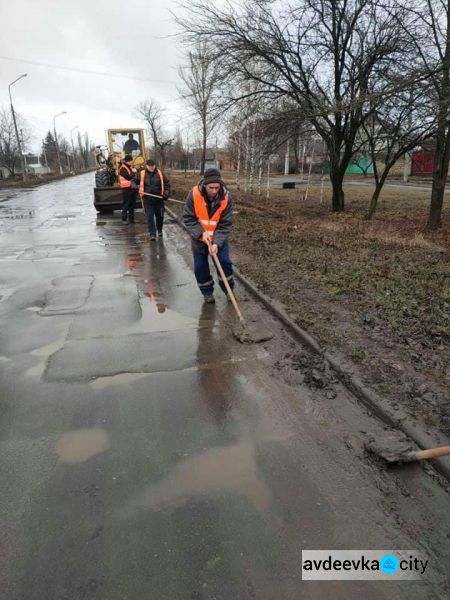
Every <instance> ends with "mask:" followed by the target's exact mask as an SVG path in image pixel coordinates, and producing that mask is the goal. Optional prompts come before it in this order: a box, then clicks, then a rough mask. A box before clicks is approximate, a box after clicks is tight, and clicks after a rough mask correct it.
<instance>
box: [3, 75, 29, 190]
mask: <svg viewBox="0 0 450 600" xmlns="http://www.w3.org/2000/svg"><path fill="white" fill-rule="evenodd" d="M23 77H27V73H23V75H21V76H20V77H18V78H17V79H15V80H14V81H13V82H12V83H10V84H9V85H8V92H9V103H10V105H11V114H12V118H13V122H14V131H15V132H16V140H17V147H18V149H19V154H20V159H21V161H22V171H23V174H22V178H23V180H24V181H26V180H27V165H26V162H25V156H24V155H23V153H22V145H21V143H20V137H19V131H18V129H17V122H16V113H15V112H14V106H13V101H12V96H11V86H13V85H14V84H15V83H17V82H18V81H19V80H20V79H22V78H23Z"/></svg>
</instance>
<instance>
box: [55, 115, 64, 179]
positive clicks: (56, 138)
mask: <svg viewBox="0 0 450 600" xmlns="http://www.w3.org/2000/svg"><path fill="white" fill-rule="evenodd" d="M61 115H67V112H66V111H65V110H63V112H60V113H58V114H57V115H55V116H54V117H53V133H54V134H55V145H56V156H57V157H58V165H59V172H60V173H61V175H62V174H63V173H64V171H63V168H62V165H61V155H60V153H59V144H58V136H57V135H56V118H57V117H60V116H61Z"/></svg>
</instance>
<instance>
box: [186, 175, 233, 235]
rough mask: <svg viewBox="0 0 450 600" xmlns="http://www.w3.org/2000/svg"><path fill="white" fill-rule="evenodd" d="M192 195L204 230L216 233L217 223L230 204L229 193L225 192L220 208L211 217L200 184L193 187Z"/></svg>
mask: <svg viewBox="0 0 450 600" xmlns="http://www.w3.org/2000/svg"><path fill="white" fill-rule="evenodd" d="M192 196H193V200H194V213H195V216H196V217H197V220H198V222H199V223H200V225H201V226H202V229H203V231H210V232H211V233H212V234H213V235H214V232H215V230H216V229H217V225H218V224H219V221H220V217H221V215H222V213H223V211H224V210H225V209H226V207H227V206H228V194H225V197H224V198H223V200H221V201H220V205H219V208H218V209H217V210H216V212H215V213H214V214H213V215H211V217H210V216H209V215H208V207H207V205H206V200H205V198H204V197H203V194H202V193H201V191H200V189H199V187H198V186H195V187H194V188H193V189H192Z"/></svg>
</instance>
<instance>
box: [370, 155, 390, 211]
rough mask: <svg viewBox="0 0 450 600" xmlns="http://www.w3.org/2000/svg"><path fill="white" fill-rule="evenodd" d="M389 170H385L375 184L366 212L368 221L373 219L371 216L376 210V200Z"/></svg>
mask: <svg viewBox="0 0 450 600" xmlns="http://www.w3.org/2000/svg"><path fill="white" fill-rule="evenodd" d="M390 170H391V167H389V168H388V169H385V170H384V172H383V173H382V175H381V177H380V178H379V179H378V181H377V182H376V185H375V191H374V192H373V194H372V198H371V199H370V205H369V210H368V211H367V215H366V219H369V220H370V219H371V218H372V217H373V215H374V214H375V211H376V210H377V205H378V198H379V197H380V194H381V190H382V189H383V186H384V183H385V181H386V178H387V176H388V173H389V171H390Z"/></svg>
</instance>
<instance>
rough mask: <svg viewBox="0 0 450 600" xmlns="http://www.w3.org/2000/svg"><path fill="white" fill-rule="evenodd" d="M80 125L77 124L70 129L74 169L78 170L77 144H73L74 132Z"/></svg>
mask: <svg viewBox="0 0 450 600" xmlns="http://www.w3.org/2000/svg"><path fill="white" fill-rule="evenodd" d="M79 128H80V126H79V125H75V127H72V129H71V130H70V141H71V143H72V161H73V170H74V171H76V168H75V164H76V163H75V146H74V145H73V135H72V134H73V132H74V131H75V129H79Z"/></svg>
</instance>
